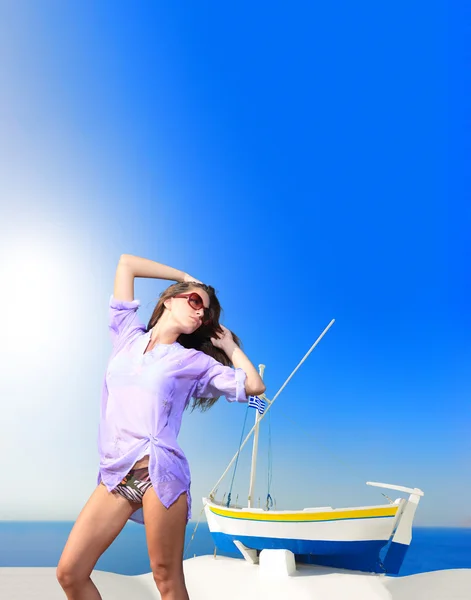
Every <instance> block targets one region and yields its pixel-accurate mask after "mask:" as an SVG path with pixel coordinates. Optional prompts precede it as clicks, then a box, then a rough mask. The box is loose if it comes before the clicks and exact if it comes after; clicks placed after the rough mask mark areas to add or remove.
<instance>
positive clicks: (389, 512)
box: [208, 506, 399, 522]
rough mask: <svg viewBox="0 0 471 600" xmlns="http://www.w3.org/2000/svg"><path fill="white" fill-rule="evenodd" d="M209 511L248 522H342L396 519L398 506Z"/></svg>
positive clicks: (218, 509)
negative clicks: (276, 512) (309, 509)
mask: <svg viewBox="0 0 471 600" xmlns="http://www.w3.org/2000/svg"><path fill="white" fill-rule="evenodd" d="M208 508H209V510H210V511H211V512H212V513H214V514H215V515H219V516H221V517H228V518H229V519H244V520H248V521H285V522H286V521H288V522H289V521H291V522H294V521H298V522H299V521H301V522H302V521H340V520H344V519H373V518H376V517H394V516H395V515H396V513H397V509H398V508H399V507H398V506H392V507H391V508H389V507H387V508H363V509H362V508H360V509H357V510H339V511H337V512H336V511H328V512H306V513H303V512H297V513H281V514H280V513H278V514H274V513H270V512H266V513H253V512H248V511H243V510H237V511H236V510H230V509H225V508H216V507H215V506H209V507H208Z"/></svg>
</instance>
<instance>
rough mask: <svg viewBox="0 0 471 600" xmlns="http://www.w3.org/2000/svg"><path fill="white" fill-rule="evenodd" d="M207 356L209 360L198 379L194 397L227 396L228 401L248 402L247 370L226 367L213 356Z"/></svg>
mask: <svg viewBox="0 0 471 600" xmlns="http://www.w3.org/2000/svg"><path fill="white" fill-rule="evenodd" d="M205 356H206V358H207V359H208V362H207V363H206V368H205V369H204V370H203V372H202V374H201V375H200V377H199V379H198V382H197V385H196V388H195V392H194V394H193V395H194V397H195V398H218V397H219V396H225V397H226V400H227V401H228V402H248V399H247V394H246V393H245V380H246V379H247V375H246V373H245V371H244V370H242V369H233V368H232V367H226V366H224V365H222V364H221V363H220V362H218V361H217V360H215V359H214V358H212V357H211V356H207V355H205Z"/></svg>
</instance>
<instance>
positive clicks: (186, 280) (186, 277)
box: [183, 273, 203, 283]
mask: <svg viewBox="0 0 471 600" xmlns="http://www.w3.org/2000/svg"><path fill="white" fill-rule="evenodd" d="M191 282H193V283H203V282H202V281H200V280H199V279H196V277H192V276H191V275H188V273H185V275H184V276H183V283H191Z"/></svg>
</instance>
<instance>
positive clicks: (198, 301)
mask: <svg viewBox="0 0 471 600" xmlns="http://www.w3.org/2000/svg"><path fill="white" fill-rule="evenodd" d="M173 297H174V298H186V299H187V301H188V304H189V305H190V306H191V308H193V309H194V310H200V308H202V309H203V310H204V314H203V325H209V324H210V323H211V313H210V311H209V308H206V307H205V305H204V302H203V299H202V298H201V296H200V295H199V294H197V293H196V292H192V293H191V294H177V295H176V296H173Z"/></svg>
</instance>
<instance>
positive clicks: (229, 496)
mask: <svg viewBox="0 0 471 600" xmlns="http://www.w3.org/2000/svg"><path fill="white" fill-rule="evenodd" d="M248 412H249V404H248V403H247V407H246V409H245V417H244V424H243V426H242V433H241V434H240V442H239V450H238V452H237V459H236V462H235V465H234V472H233V473H232V481H231V487H230V488H229V494H228V496H227V504H226V506H227V508H229V506H230V504H231V494H232V486H233V485H234V479H235V475H236V471H237V464H238V462H239V456H240V449H241V446H242V440H243V439H244V431H245V424H246V423H247V414H248Z"/></svg>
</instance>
